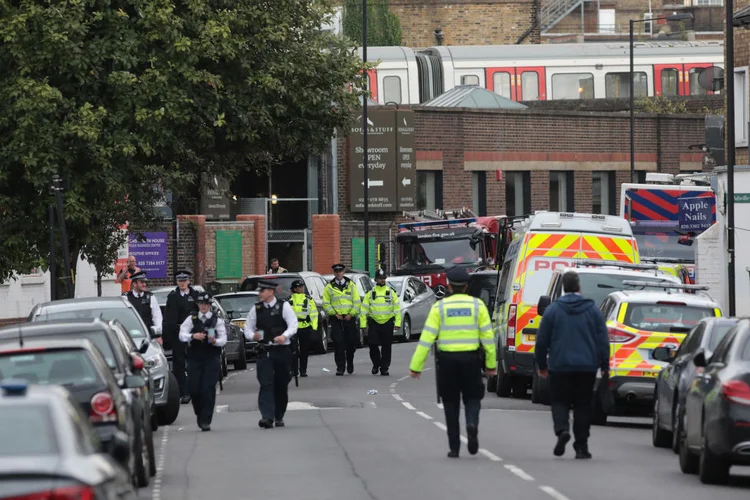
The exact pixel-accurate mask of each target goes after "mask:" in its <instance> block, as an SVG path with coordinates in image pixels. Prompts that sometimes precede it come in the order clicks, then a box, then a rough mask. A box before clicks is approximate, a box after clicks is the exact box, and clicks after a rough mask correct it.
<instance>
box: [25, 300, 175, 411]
mask: <svg viewBox="0 0 750 500" xmlns="http://www.w3.org/2000/svg"><path fill="white" fill-rule="evenodd" d="M96 317H101V318H103V319H104V320H105V321H110V320H113V319H116V320H117V321H119V322H120V323H121V324H122V325H123V326H124V327H125V328H126V329H127V331H128V333H129V334H130V337H131V338H132V339H133V342H135V345H137V346H140V345H142V343H143V341H144V340H146V341H148V349H147V350H146V352H144V353H143V358H144V359H145V360H146V363H147V364H148V369H149V371H150V372H151V374H152V375H153V379H154V392H153V397H154V406H155V407H156V414H157V417H158V422H159V425H170V424H172V423H173V422H174V421H175V420H177V415H178V414H179V411H180V388H179V386H178V385H177V379H176V378H175V376H174V375H173V374H172V373H170V371H169V364H168V363H167V357H166V355H165V354H164V349H162V347H161V344H160V343H159V340H158V339H159V334H160V332H157V331H155V330H154V329H152V330H151V331H149V330H148V328H146V324H145V323H144V322H143V320H142V319H141V316H140V315H139V314H138V311H136V309H135V307H133V305H132V304H131V303H130V302H128V300H127V299H126V298H125V297H122V296H118V297H90V298H80V299H67V300H57V301H54V302H45V303H43V304H38V305H36V306H34V308H33V309H32V310H31V312H30V313H29V321H50V320H58V319H84V318H87V319H88V318H96Z"/></svg>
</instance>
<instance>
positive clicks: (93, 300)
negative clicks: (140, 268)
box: [36, 295, 125, 311]
mask: <svg viewBox="0 0 750 500" xmlns="http://www.w3.org/2000/svg"><path fill="white" fill-rule="evenodd" d="M92 304H96V305H97V306H102V307H103V306H106V305H110V306H112V305H115V304H117V305H122V304H125V299H123V297H122V296H121V295H114V296H110V297H84V298H79V299H65V300H55V301H54V302H44V303H42V304H39V305H38V306H36V307H39V308H40V309H43V310H46V311H50V310H55V309H61V310H64V311H73V310H76V309H86V308H88V307H91V305H92ZM71 306H79V307H71Z"/></svg>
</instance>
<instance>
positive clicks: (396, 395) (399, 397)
mask: <svg viewBox="0 0 750 500" xmlns="http://www.w3.org/2000/svg"><path fill="white" fill-rule="evenodd" d="M391 396H393V399H395V400H396V401H403V400H404V398H402V397H401V396H399V395H398V394H391Z"/></svg>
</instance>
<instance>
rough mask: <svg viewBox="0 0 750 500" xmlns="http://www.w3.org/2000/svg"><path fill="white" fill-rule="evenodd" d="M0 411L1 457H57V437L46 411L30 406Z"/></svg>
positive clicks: (37, 406) (12, 407)
mask: <svg viewBox="0 0 750 500" xmlns="http://www.w3.org/2000/svg"><path fill="white" fill-rule="evenodd" d="M0 408H2V409H0V443H2V446H0V457H24V456H35V455H54V454H56V453H58V447H57V434H56V432H55V428H54V427H53V425H52V418H51V415H50V411H49V408H48V407H46V406H42V405H39V404H31V405H23V406H20V405H3V406H2V407H0Z"/></svg>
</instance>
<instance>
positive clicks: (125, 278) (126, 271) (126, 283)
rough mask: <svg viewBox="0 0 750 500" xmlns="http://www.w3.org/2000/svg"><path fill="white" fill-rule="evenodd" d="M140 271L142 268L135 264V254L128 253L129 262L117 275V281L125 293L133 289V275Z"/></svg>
mask: <svg viewBox="0 0 750 500" xmlns="http://www.w3.org/2000/svg"><path fill="white" fill-rule="evenodd" d="M139 272H141V268H140V267H138V266H136V265H135V256H133V255H128V260H127V264H126V265H125V267H123V268H122V269H120V272H119V273H117V276H116V277H115V283H119V284H120V287H121V288H122V293H123V294H126V293H128V292H129V291H130V290H131V289H132V285H133V282H132V276H133V275H134V274H135V273H139Z"/></svg>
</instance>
